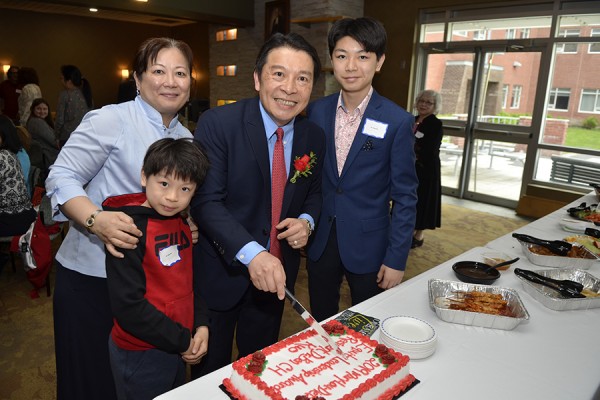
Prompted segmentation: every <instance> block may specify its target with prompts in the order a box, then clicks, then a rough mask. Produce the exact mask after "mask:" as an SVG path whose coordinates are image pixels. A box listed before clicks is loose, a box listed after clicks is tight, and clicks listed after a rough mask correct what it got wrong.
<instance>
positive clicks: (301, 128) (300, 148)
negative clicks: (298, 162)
mask: <svg viewBox="0 0 600 400" xmlns="http://www.w3.org/2000/svg"><path fill="white" fill-rule="evenodd" d="M305 127H306V124H304V123H302V122H301V121H298V117H296V120H295V122H294V143H293V145H292V156H291V158H290V164H289V165H288V180H287V182H286V184H285V192H284V193H283V205H282V206H281V215H282V216H283V215H286V214H287V211H288V209H289V207H290V204H291V203H292V199H293V198H294V193H295V191H296V185H297V183H292V182H290V179H291V177H292V176H293V175H294V172H295V171H296V169H295V168H294V159H295V158H296V157H302V156H303V155H304V154H309V153H310V149H307V147H306V146H307V142H308V134H307V133H306V132H305Z"/></svg>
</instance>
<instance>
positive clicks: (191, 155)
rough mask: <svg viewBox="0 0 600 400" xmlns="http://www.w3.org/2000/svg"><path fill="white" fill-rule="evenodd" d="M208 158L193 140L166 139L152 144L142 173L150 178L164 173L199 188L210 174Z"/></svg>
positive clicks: (147, 152) (145, 157) (145, 158)
mask: <svg viewBox="0 0 600 400" xmlns="http://www.w3.org/2000/svg"><path fill="white" fill-rule="evenodd" d="M208 167H209V162H208V157H207V156H206V154H205V153H204V151H202V149H201V148H200V146H199V145H198V144H197V143H196V142H194V141H193V140H192V139H186V138H181V139H173V138H165V139H160V140H157V141H156V142H154V143H152V144H151V145H150V147H149V148H148V150H147V151H146V155H145V156H144V164H143V167H142V171H144V175H146V177H149V176H151V175H157V174H160V173H161V172H164V173H165V174H166V175H171V174H173V175H174V176H175V177H176V178H178V179H182V180H185V179H189V180H190V181H192V182H194V183H196V184H197V185H198V186H200V185H202V184H203V183H204V179H205V178H206V173H207V172H208Z"/></svg>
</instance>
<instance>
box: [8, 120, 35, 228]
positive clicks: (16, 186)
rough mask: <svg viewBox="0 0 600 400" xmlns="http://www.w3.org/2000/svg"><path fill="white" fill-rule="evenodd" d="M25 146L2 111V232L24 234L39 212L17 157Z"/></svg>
mask: <svg viewBox="0 0 600 400" xmlns="http://www.w3.org/2000/svg"><path fill="white" fill-rule="evenodd" d="M22 149H23V146H22V145H21V141H20V140H19V136H18V135H17V129H16V128H15V125H14V124H13V123H12V121H11V120H10V119H9V118H8V117H7V116H5V115H0V236H16V235H22V234H24V233H25V232H27V229H29V226H30V225H31V223H32V222H33V221H35V218H36V216H37V213H36V211H35V210H34V209H33V206H32V205H31V199H30V197H29V193H28V192H27V185H26V178H25V176H24V175H23V169H22V168H21V163H20V162H19V160H18V159H17V153H18V152H19V151H21V150H22Z"/></svg>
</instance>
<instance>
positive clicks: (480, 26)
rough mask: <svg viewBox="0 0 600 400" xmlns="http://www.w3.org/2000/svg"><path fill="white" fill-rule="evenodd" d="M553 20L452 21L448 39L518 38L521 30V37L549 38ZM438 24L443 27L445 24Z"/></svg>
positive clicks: (544, 17) (545, 18) (453, 40)
mask: <svg viewBox="0 0 600 400" xmlns="http://www.w3.org/2000/svg"><path fill="white" fill-rule="evenodd" d="M551 22H552V18H551V17H546V16H543V17H524V18H505V19H497V20H471V21H464V22H452V23H450V24H449V29H450V36H449V38H448V41H451V42H458V41H467V40H500V39H516V38H517V32H518V31H519V30H520V31H521V32H520V34H519V35H520V38H521V39H525V38H547V37H550V24H551ZM438 25H440V26H441V27H442V29H443V24H438ZM509 32H510V33H509ZM513 32H514V33H513ZM465 33H466V35H465ZM507 35H513V36H510V37H509V36H507Z"/></svg>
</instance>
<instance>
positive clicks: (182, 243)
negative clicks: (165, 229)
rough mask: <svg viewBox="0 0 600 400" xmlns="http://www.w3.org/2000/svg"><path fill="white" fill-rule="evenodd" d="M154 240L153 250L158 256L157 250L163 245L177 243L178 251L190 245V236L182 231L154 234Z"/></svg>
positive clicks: (162, 247)
mask: <svg viewBox="0 0 600 400" xmlns="http://www.w3.org/2000/svg"><path fill="white" fill-rule="evenodd" d="M154 242H155V245H154V252H155V253H156V256H158V255H159V251H160V250H161V249H164V248H165V247H169V246H173V245H178V248H179V251H181V250H184V249H187V248H188V247H190V243H191V241H190V238H188V237H187V235H186V234H185V232H184V231H181V232H179V233H177V232H172V233H165V234H163V235H158V236H155V237H154Z"/></svg>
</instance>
